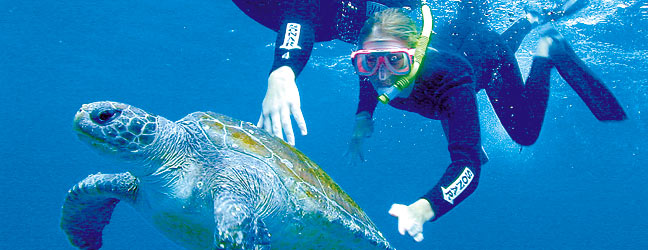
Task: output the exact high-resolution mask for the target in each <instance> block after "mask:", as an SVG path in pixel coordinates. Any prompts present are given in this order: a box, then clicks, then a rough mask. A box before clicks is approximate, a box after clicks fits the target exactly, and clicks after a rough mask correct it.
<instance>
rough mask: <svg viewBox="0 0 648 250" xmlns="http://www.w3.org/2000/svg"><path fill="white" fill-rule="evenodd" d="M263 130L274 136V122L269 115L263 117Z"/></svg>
mask: <svg viewBox="0 0 648 250" xmlns="http://www.w3.org/2000/svg"><path fill="white" fill-rule="evenodd" d="M263 129H265V131H266V132H268V133H271V134H272V121H271V120H270V117H268V116H267V115H264V116H263Z"/></svg>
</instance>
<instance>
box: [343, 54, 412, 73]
mask: <svg viewBox="0 0 648 250" xmlns="http://www.w3.org/2000/svg"><path fill="white" fill-rule="evenodd" d="M353 64H354V66H355V68H356V71H357V73H358V74H359V75H364V76H369V75H374V74H376V72H377V70H378V68H379V66H380V65H381V64H384V65H385V66H386V68H387V69H388V70H389V71H391V73H392V74H394V75H407V74H408V73H409V71H410V66H411V61H410V56H409V55H408V54H407V52H402V51H397V52H363V53H357V54H355V55H354V57H353Z"/></svg>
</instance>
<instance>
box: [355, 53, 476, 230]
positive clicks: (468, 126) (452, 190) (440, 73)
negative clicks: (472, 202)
mask: <svg viewBox="0 0 648 250" xmlns="http://www.w3.org/2000/svg"><path fill="white" fill-rule="evenodd" d="M361 79H362V80H361V81H360V100H359V101H360V102H359V105H358V112H363V111H366V112H369V113H370V114H372V115H373V111H374V109H375V108H376V105H377V103H378V100H377V97H378V94H377V93H376V91H375V90H374V88H373V86H372V85H371V83H370V82H369V81H368V80H367V78H366V77H364V78H361ZM415 82H416V84H415V85H414V88H413V90H412V93H411V94H410V95H409V96H408V97H407V98H394V99H393V100H391V101H390V102H389V105H391V106H392V107H394V108H397V109H401V110H405V111H410V112H414V113H418V114H420V115H422V116H424V117H427V118H430V119H436V120H443V121H446V122H447V132H446V134H447V136H448V151H449V152H450V159H451V161H452V163H451V164H450V166H448V168H447V169H446V172H445V173H444V174H443V176H442V177H441V180H439V181H438V182H437V184H436V185H435V186H434V188H432V189H431V190H430V191H428V193H427V194H425V195H424V196H423V197H422V198H424V199H427V200H428V201H429V202H430V204H431V205H432V209H433V210H434V213H435V216H434V218H433V220H436V219H438V218H439V217H440V216H442V215H444V214H445V213H447V212H448V211H449V210H450V209H452V208H453V207H455V206H457V205H458V204H459V203H460V202H461V201H463V200H464V199H465V198H466V197H468V196H469V195H470V194H471V193H472V192H473V191H474V190H475V189H476V188H477V184H478V182H479V175H480V172H481V162H480V153H481V143H480V134H479V131H480V129H479V114H478V112H477V102H476V98H475V81H474V77H473V74H472V68H471V66H470V63H469V62H468V61H466V60H465V59H464V58H463V57H461V56H459V55H457V54H454V53H449V52H445V51H440V50H435V49H428V51H427V53H426V55H425V60H424V62H423V64H422V65H421V68H420V71H419V75H418V77H417V79H416V81H415Z"/></svg>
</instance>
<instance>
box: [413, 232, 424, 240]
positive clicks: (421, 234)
mask: <svg viewBox="0 0 648 250" xmlns="http://www.w3.org/2000/svg"><path fill="white" fill-rule="evenodd" d="M414 241H416V242H421V241H423V233H418V234H417V235H414Z"/></svg>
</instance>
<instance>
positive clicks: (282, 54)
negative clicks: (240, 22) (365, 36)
mask: <svg viewBox="0 0 648 250" xmlns="http://www.w3.org/2000/svg"><path fill="white" fill-rule="evenodd" d="M233 2H234V3H235V4H236V5H237V6H238V7H239V8H240V9H241V10H242V11H243V12H245V14H247V15H248V16H250V17H251V18H252V19H254V20H255V21H257V22H259V23H260V24H262V25H264V26H266V27H268V28H270V29H272V30H274V31H277V39H276V42H275V56H274V63H273V65H272V68H271V70H270V72H272V71H274V70H275V69H277V68H279V67H281V66H289V67H290V68H292V70H293V72H294V73H295V76H298V75H299V74H300V73H301V71H302V70H303V69H304V66H305V65H306V63H307V62H308V58H309V57H310V54H311V51H312V49H313V44H314V43H315V42H323V41H331V40H334V39H338V40H342V41H344V42H348V43H356V40H357V39H358V33H359V32H360V29H361V28H362V25H364V22H365V21H366V20H367V13H368V12H369V13H371V12H373V11H375V9H372V6H373V5H371V4H368V2H370V1H367V0H233ZM373 2H377V3H380V4H383V5H385V6H389V7H403V6H412V5H408V4H410V2H413V3H414V4H415V3H416V1H410V0H375V1H373Z"/></svg>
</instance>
